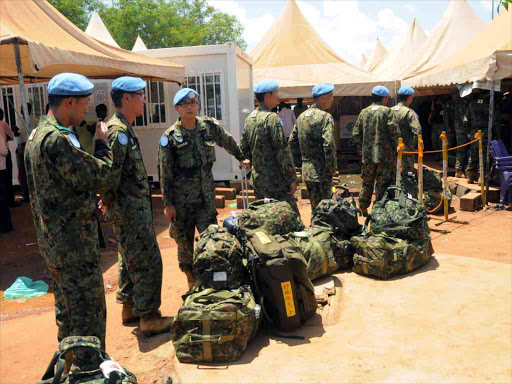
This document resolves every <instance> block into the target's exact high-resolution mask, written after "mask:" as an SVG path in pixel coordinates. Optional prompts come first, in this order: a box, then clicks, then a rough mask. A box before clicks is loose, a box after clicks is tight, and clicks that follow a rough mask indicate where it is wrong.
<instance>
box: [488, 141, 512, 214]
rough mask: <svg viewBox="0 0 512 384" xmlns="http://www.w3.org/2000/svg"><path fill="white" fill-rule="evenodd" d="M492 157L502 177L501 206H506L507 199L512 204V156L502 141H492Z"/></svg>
mask: <svg viewBox="0 0 512 384" xmlns="http://www.w3.org/2000/svg"><path fill="white" fill-rule="evenodd" d="M491 156H492V158H493V159H494V168H495V169H496V172H497V173H498V175H499V177H500V206H503V205H504V204H505V199H507V201H508V202H509V203H512V156H510V155H509V154H508V152H507V148H505V144H503V142H502V141H501V140H493V141H491ZM507 192H508V196H507Z"/></svg>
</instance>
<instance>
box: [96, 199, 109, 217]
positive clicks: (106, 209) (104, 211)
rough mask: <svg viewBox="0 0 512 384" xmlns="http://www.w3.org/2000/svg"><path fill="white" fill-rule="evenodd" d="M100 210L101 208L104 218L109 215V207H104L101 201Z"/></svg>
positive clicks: (99, 202)
mask: <svg viewBox="0 0 512 384" xmlns="http://www.w3.org/2000/svg"><path fill="white" fill-rule="evenodd" d="M98 208H99V210H100V211H101V214H102V215H103V216H106V215H107V212H108V206H106V205H104V204H103V201H102V200H101V199H100V200H99V201H98Z"/></svg>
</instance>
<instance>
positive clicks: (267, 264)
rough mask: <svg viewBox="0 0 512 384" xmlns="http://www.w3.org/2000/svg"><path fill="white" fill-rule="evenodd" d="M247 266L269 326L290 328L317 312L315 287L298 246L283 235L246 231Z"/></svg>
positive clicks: (288, 329)
mask: <svg viewBox="0 0 512 384" xmlns="http://www.w3.org/2000/svg"><path fill="white" fill-rule="evenodd" d="M247 249H248V253H249V263H248V266H249V268H250V270H251V276H252V278H253V285H254V288H255V293H256V295H257V299H258V300H259V301H258V302H259V303H260V304H261V305H262V310H263V313H264V315H265V320H267V322H268V323H269V324H268V325H269V326H270V327H271V328H277V329H280V330H283V331H290V330H293V329H295V328H298V327H300V326H301V325H302V324H303V323H304V322H305V321H306V320H308V319H310V318H311V317H313V315H314V314H315V313H316V307H317V305H316V298H315V288H314V287H313V284H312V283H311V280H310V279H309V277H308V267H307V262H306V260H305V259H304V256H302V254H301V252H300V249H299V248H298V247H297V246H296V245H294V244H292V243H291V242H289V241H287V240H286V239H285V238H284V237H283V236H280V235H275V236H273V235H271V234H269V233H268V232H265V231H260V230H257V231H249V232H247Z"/></svg>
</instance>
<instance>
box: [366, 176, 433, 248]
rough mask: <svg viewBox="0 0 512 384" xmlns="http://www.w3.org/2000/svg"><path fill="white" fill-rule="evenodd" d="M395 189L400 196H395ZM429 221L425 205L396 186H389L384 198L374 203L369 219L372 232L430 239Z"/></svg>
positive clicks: (406, 238) (409, 238) (407, 237)
mask: <svg viewBox="0 0 512 384" xmlns="http://www.w3.org/2000/svg"><path fill="white" fill-rule="evenodd" d="M395 191H398V198H395ZM427 221H428V216H427V212H426V211H425V208H423V205H421V203H420V202H419V201H418V200H416V199H415V198H413V197H409V196H407V195H406V193H405V192H404V190H403V189H402V188H401V187H395V186H391V187H389V188H388V189H387V190H386V192H385V193H384V196H383V197H382V199H381V200H380V201H378V202H376V203H374V205H373V208H372V212H371V214H370V215H368V219H367V223H368V222H369V223H370V232H371V233H373V234H378V233H384V234H386V235H388V236H392V237H398V238H400V239H403V240H425V239H430V228H429V227H428V223H427Z"/></svg>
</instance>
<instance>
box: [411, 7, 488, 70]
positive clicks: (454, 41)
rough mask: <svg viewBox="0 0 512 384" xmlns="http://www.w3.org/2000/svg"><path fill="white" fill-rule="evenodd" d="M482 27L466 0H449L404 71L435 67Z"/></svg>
mask: <svg viewBox="0 0 512 384" xmlns="http://www.w3.org/2000/svg"><path fill="white" fill-rule="evenodd" d="M484 27H485V24H484V22H483V21H482V20H481V19H480V18H479V17H478V16H477V15H476V14H475V13H474V12H473V10H472V9H471V7H470V6H469V5H468V3H467V2H466V0H451V1H450V4H449V5H448V8H447V9H446V11H445V12H444V13H443V15H442V16H441V20H440V21H439V23H438V24H437V26H436V27H435V28H434V30H433V31H432V33H431V34H430V36H428V38H427V40H426V41H425V42H424V43H423V45H422V46H421V47H420V48H419V49H418V51H417V53H416V54H415V55H414V56H412V57H411V60H410V61H409V63H410V64H409V65H408V66H407V68H406V69H405V70H404V71H403V75H405V76H407V77H410V76H415V75H416V74H419V73H421V72H422V71H425V70H427V69H429V68H432V67H435V66H436V65H438V64H439V63H440V62H441V61H443V60H444V59H446V58H448V57H450V56H452V55H454V54H455V53H456V52H457V51H458V50H459V49H460V48H461V47H463V46H465V45H467V43H468V42H469V41H471V39H473V38H474V37H475V36H476V35H478V33H479V32H480V31H481V30H482V29H483V28H484ZM405 76H404V77H405Z"/></svg>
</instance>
